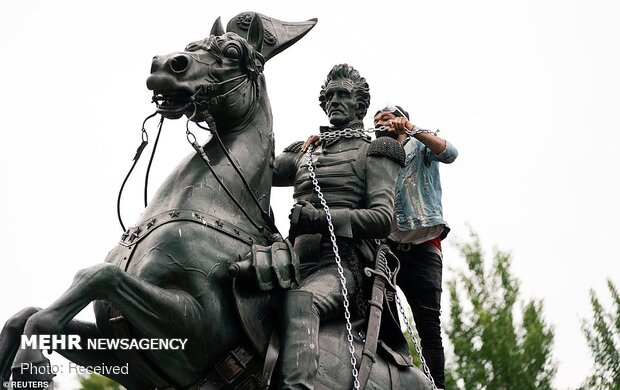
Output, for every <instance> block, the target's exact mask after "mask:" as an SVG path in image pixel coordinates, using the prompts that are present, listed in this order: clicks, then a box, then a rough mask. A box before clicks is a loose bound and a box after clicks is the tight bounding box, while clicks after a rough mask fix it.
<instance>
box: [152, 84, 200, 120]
mask: <svg viewBox="0 0 620 390" xmlns="http://www.w3.org/2000/svg"><path fill="white" fill-rule="evenodd" d="M191 97H192V96H191V95H190V94H189V93H186V92H176V91H155V92H154V94H153V102H154V103H155V104H157V112H158V113H160V114H161V115H163V116H164V117H166V118H168V119H179V118H180V117H182V116H183V114H185V113H186V112H187V111H188V110H189V108H190V106H191Z"/></svg>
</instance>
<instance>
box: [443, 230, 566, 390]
mask: <svg viewBox="0 0 620 390" xmlns="http://www.w3.org/2000/svg"><path fill="white" fill-rule="evenodd" d="M459 249H460V252H461V254H462V256H463V257H464V258H465V261H466V264H467V270H466V271H462V272H459V273H458V274H457V275H456V277H455V279H453V280H450V281H449V282H448V291H449V297H450V324H449V325H448V326H447V327H446V328H447V334H448V338H449V339H450V341H451V342H452V345H453V347H454V361H453V362H449V364H448V367H447V370H446V380H447V383H446V388H450V389H466V390H472V389H487V390H508V389H515V390H530V389H531V390H545V389H552V381H553V377H554V375H555V372H556V365H555V363H554V362H553V360H552V355H551V348H552V345H553V329H552V327H551V326H550V325H548V324H547V323H545V321H544V319H543V315H542V314H543V313H542V311H543V310H542V309H543V306H542V302H539V301H529V302H526V303H525V304H524V305H523V304H519V305H518V306H519V307H518V308H520V309H521V310H517V308H516V307H515V305H516V304H517V302H518V297H519V281H518V280H517V279H516V278H515V277H514V276H513V275H512V274H511V271H510V255H509V254H508V253H504V252H501V251H495V253H494V256H493V261H492V264H491V268H490V269H486V265H485V260H484V256H483V252H482V249H481V247H480V239H479V238H478V236H477V235H476V234H474V233H471V239H470V241H469V242H468V243H464V244H461V245H460V246H459Z"/></svg>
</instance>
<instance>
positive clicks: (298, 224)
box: [289, 200, 329, 237]
mask: <svg viewBox="0 0 620 390" xmlns="http://www.w3.org/2000/svg"><path fill="white" fill-rule="evenodd" d="M300 206H301V209H299V207H300ZM296 209H297V210H296ZM289 219H290V220H291V231H290V234H289V236H293V237H294V236H296V235H299V234H315V233H321V234H324V233H326V232H328V231H329V229H328V227H327V215H326V214H325V211H323V210H318V209H317V208H316V207H314V206H313V205H312V203H309V202H306V201H304V200H301V201H299V202H297V204H296V205H295V207H293V209H292V210H291V214H290V215H289Z"/></svg>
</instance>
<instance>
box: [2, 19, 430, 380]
mask: <svg viewBox="0 0 620 390" xmlns="http://www.w3.org/2000/svg"><path fill="white" fill-rule="evenodd" d="M315 24H316V19H311V20H308V21H305V22H300V23H288V22H282V21H279V20H277V19H274V18H270V17H267V16H264V15H261V14H258V13H253V12H246V13H242V14H240V15H238V16H236V17H235V18H233V19H231V20H230V22H229V23H228V25H227V28H226V31H225V30H224V28H223V25H222V23H221V21H220V19H219V18H218V19H217V20H216V22H215V23H214V25H213V27H212V30H211V35H210V36H209V37H208V38H206V39H203V40H200V41H196V42H192V43H190V44H189V45H188V46H187V47H186V49H185V50H184V51H181V52H176V53H172V54H168V55H163V56H156V57H154V59H153V62H152V68H151V75H150V77H149V78H148V80H147V87H148V88H149V89H150V90H152V91H153V93H154V98H153V99H154V101H155V102H156V103H157V107H158V108H157V112H158V113H159V114H160V115H161V116H162V121H163V118H167V119H178V118H181V117H182V116H184V115H185V116H187V117H188V118H189V119H190V120H191V121H194V122H196V124H198V123H200V122H205V121H206V122H207V124H209V129H210V130H211V131H212V133H213V137H212V138H211V139H210V140H209V141H208V142H207V143H206V144H205V145H199V144H197V142H196V141H195V138H193V139H192V133H191V132H190V130H189V127H188V139H189V140H190V142H191V143H192V144H193V146H194V148H195V149H196V153H192V154H190V155H189V156H187V157H186V158H185V159H183V160H182V161H181V162H180V164H179V165H178V166H177V167H176V168H175V169H174V170H173V171H172V173H171V174H170V175H169V176H168V177H167V179H166V180H165V181H164V182H163V184H162V185H161V187H160V188H159V189H158V191H157V192H156V194H155V195H154V196H153V198H152V200H151V202H150V203H149V205H148V206H147V207H146V209H145V210H144V212H143V213H142V214H141V216H140V218H139V220H138V221H137V222H136V224H135V226H134V227H131V228H129V229H127V230H126V231H125V232H124V233H123V235H122V237H121V239H120V242H119V244H118V245H117V246H116V247H115V248H114V249H112V250H111V251H110V253H109V254H108V256H107V258H106V260H105V262H104V263H102V264H98V265H95V266H92V267H89V268H86V269H83V270H80V271H78V273H77V274H76V276H75V278H74V280H73V283H72V284H71V286H70V287H69V289H68V290H67V291H66V292H65V293H64V294H63V295H62V296H61V297H60V298H58V299H57V300H56V301H54V302H53V303H52V304H51V305H50V306H49V307H47V308H45V309H38V308H27V309H24V310H22V311H20V312H19V313H17V314H16V315H14V316H13V317H12V318H10V319H9V320H8V321H7V323H6V324H5V326H4V328H3V330H2V333H1V334H0V374H1V375H2V379H3V382H4V381H7V380H9V378H10V377H11V375H12V378H13V381H22V382H28V381H44V382H47V383H49V382H51V381H52V379H53V376H54V372H53V370H51V369H50V366H51V365H50V361H49V360H48V359H47V358H46V357H45V355H44V354H43V350H44V349H47V347H45V346H42V345H39V346H35V347H32V348H20V340H23V339H24V337H23V336H26V338H29V337H31V336H37V335H54V336H58V337H59V338H60V337H61V336H63V335H64V336H67V337H69V336H71V337H74V338H75V337H76V336H77V337H78V338H79V342H80V344H79V345H81V346H82V347H81V348H79V347H77V348H54V350H56V351H57V352H58V353H60V354H61V355H63V356H65V357H66V358H68V359H69V360H71V361H72V362H75V363H76V364H78V365H80V366H91V367H109V368H119V367H125V368H126V369H125V370H122V369H121V370H117V369H109V370H107V371H106V370H102V371H100V372H101V373H102V374H103V375H105V376H108V377H110V378H112V379H113V380H115V381H117V382H119V383H120V384H122V385H123V386H125V387H126V388H128V389H195V390H198V389H204V390H207V389H259V388H265V387H266V386H267V385H268V384H269V380H268V379H267V381H265V378H266V377H267V378H268V377H269V374H270V373H271V370H266V369H264V368H263V367H264V365H265V364H264V363H265V362H268V361H269V362H270V364H271V365H272V366H273V365H274V364H275V363H273V362H274V359H273V349H274V348H272V347H273V344H274V343H273V337H272V336H271V335H272V334H274V333H272V329H273V328H274V326H275V325H274V322H275V320H274V318H276V316H275V314H274V312H275V311H276V310H277V298H278V296H279V293H278V288H279V287H287V286H290V280H292V279H294V275H292V276H291V275H289V277H288V279H287V277H285V276H281V277H280V278H279V279H278V281H279V282H280V286H279V287H278V286H276V287H277V288H273V289H271V291H268V290H269V289H262V290H260V289H258V288H256V287H255V286H256V284H257V283H256V281H254V283H252V282H251V281H248V280H247V279H244V278H241V277H235V276H234V275H235V274H234V272H231V271H233V270H235V269H236V270H237V271H239V268H243V267H239V266H238V265H239V264H242V263H244V262H246V263H247V255H248V253H250V252H252V251H253V248H256V247H262V248H268V247H270V246H271V245H272V244H273V245H275V244H279V245H280V246H281V247H285V245H283V242H284V241H283V240H282V238H281V236H279V235H278V234H277V229H275V225H274V224H273V222H271V220H270V213H269V212H267V211H266V210H269V201H270V188H271V184H272V168H271V163H272V161H273V158H274V140H273V131H272V114H271V107H270V104H269V98H268V96H267V91H266V87H265V77H264V75H263V74H262V70H263V66H264V64H265V62H266V61H267V60H269V59H270V58H271V57H273V56H275V55H276V54H278V53H280V52H281V51H283V50H285V49H286V48H288V47H290V46H291V45H293V44H294V43H295V42H297V41H298V40H299V39H301V38H302V37H303V36H304V35H305V34H306V33H307V32H308V31H309V30H310V29H312V27H314V25H315ZM216 140H217V141H216ZM274 243H275V244H274ZM236 265H237V268H235V266H236ZM246 268H247V267H246ZM283 273H285V272H283ZM286 280H289V283H288V284H287V283H286ZM263 284H264V283H263ZM276 284H277V283H276ZM90 302H94V310H95V315H96V323H86V322H83V321H78V320H75V319H74V317H75V316H76V315H77V314H78V313H79V312H80V311H81V310H82V309H84V308H85V307H86V306H87V305H88V304H89V303H90ZM173 338H177V339H178V340H180V341H181V342H182V341H183V340H185V342H183V343H182V346H183V348H179V347H178V346H177V347H175V348H167V349H163V348H162V349H158V348H150V349H141V348H125V349H107V348H96V349H95V348H92V349H89V348H86V347H85V345H87V343H88V341H90V340H95V341H101V340H104V341H105V340H113V339H124V340H133V341H135V340H144V339H147V340H170V339H173ZM270 338H271V340H270ZM356 343H357V350H358V355H359V351H360V350H361V347H360V346H361V341H360V340H359V338H358V337H357V336H356ZM276 344H277V343H276ZM171 345H172V344H171ZM347 345H348V344H347V340H346V336H345V334H344V326H343V323H333V324H326V326H322V327H321V338H320V348H321V358H320V367H319V373H318V375H317V379H316V384H315V388H317V389H327V388H330V389H350V388H352V384H353V379H352V378H351V371H350V356H349V351H348V350H347ZM270 354H271V356H272V358H271V359H269V358H268V357H269V355H270ZM266 356H267V357H266ZM276 356H277V354H276ZM385 356H387V355H385ZM385 356H383V355H380V354H378V355H377V357H376V362H375V363H374V366H373V369H372V373H371V375H370V379H369V381H368V385H367V386H366V387H367V388H369V389H370V388H372V389H398V388H403V389H405V388H406V389H426V388H428V382H427V380H426V379H425V378H424V377H423V375H422V374H421V372H420V371H419V370H417V369H416V368H413V367H410V365H407V364H401V365H398V364H395V363H393V362H391V361H390V359H389V358H386V357H385ZM392 360H394V359H392ZM396 360H397V359H396ZM24 367H28V368H29V369H27V370H24ZM346 367H349V370H348V369H343V368H346ZM271 368H273V367H271ZM263 371H265V372H267V375H264V373H263ZM28 383H31V382H28ZM39 388H40V386H39Z"/></svg>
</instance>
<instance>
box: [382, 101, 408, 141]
mask: <svg viewBox="0 0 620 390" xmlns="http://www.w3.org/2000/svg"><path fill="white" fill-rule="evenodd" d="M398 117H404V118H407V120H409V113H408V112H407V111H405V110H404V109H403V108H402V107H401V106H391V105H390V106H386V107H384V108H382V109H381V110H379V111H377V113H376V114H375V118H374V121H375V128H380V127H384V128H387V129H381V130H376V131H375V136H376V137H377V138H379V137H385V136H387V137H392V138H394V139H396V138H397V137H398V134H397V133H396V131H395V129H394V127H393V126H392V125H391V124H390V120H392V119H395V118H398Z"/></svg>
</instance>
